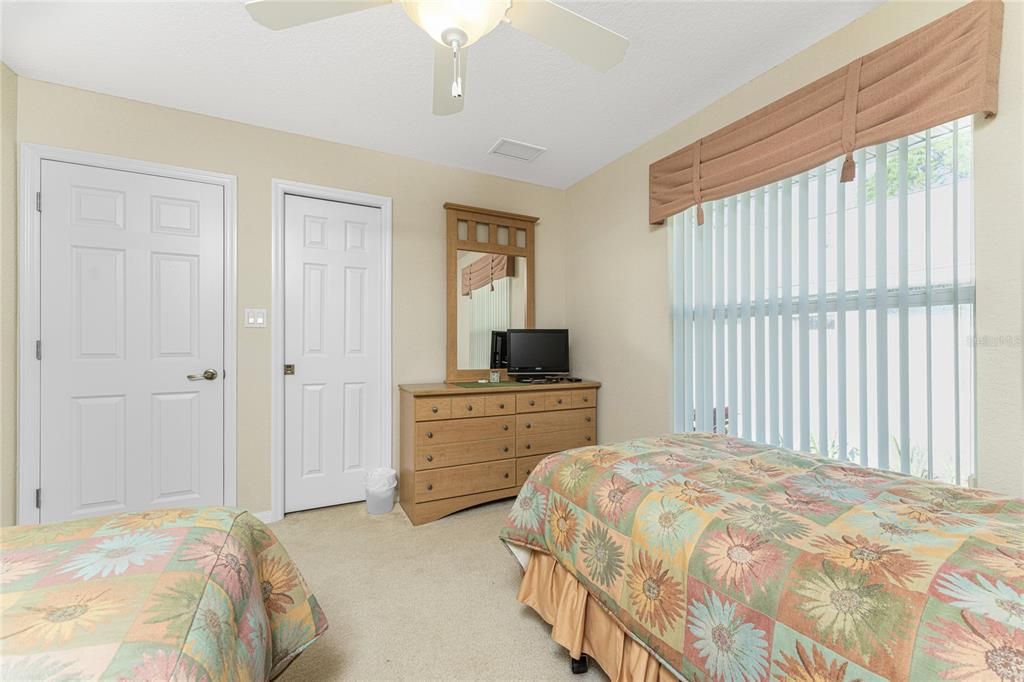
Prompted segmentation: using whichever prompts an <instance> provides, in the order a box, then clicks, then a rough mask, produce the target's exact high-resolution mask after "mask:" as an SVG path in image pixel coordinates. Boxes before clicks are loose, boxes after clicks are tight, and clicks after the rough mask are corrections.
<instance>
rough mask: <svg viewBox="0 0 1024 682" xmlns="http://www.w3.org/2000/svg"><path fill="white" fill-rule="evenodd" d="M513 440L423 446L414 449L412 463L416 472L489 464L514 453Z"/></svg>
mask: <svg viewBox="0 0 1024 682" xmlns="http://www.w3.org/2000/svg"><path fill="white" fill-rule="evenodd" d="M515 447H516V442H515V438H513V437H511V436H509V437H508V438H492V439H491V440H478V441H472V442H469V443H448V444H446V445H425V446H422V447H418V448H416V453H415V455H414V457H413V461H414V464H415V467H416V470H417V471H421V470H426V469H436V468H438V467H450V466H457V465H460V464H475V463H477V462H490V461H492V460H495V459H505V458H508V457H511V456H512V455H513V454H514V453H515Z"/></svg>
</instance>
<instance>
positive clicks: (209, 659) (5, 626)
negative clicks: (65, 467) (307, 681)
mask: <svg viewBox="0 0 1024 682" xmlns="http://www.w3.org/2000/svg"><path fill="white" fill-rule="evenodd" d="M326 629H327V619H326V618H325V617H324V614H323V612H322V611H321V610H320V606H319V605H318V604H317V601H316V598H315V597H314V596H313V595H312V594H311V593H310V591H309V589H308V587H307V586H306V583H305V581H304V580H303V578H302V575H301V574H300V573H299V571H298V569H297V568H296V566H295V564H293V563H292V561H291V559H290V558H289V557H288V553H287V552H286V551H285V550H284V548H283V547H282V546H281V544H280V543H279V542H278V541H277V539H276V538H275V537H274V534H273V532H271V530H270V529H269V528H267V527H266V526H265V525H264V524H263V523H262V522H261V521H259V520H258V519H256V518H255V517H253V516H251V515H250V514H248V513H246V512H244V511H241V510H238V509H227V508H222V507H204V508H194V509H164V510H153V511H146V512H139V513H130V514H121V515H118V516H107V517H94V518H88V519H80V520H75V521H71V522H68V523H55V524H48V525H43V526H18V527H14V528H3V529H0V679H2V680H83V679H125V680H154V681H155V680H172V679H173V680H206V681H211V682H212V681H214V680H265V679H271V678H273V677H275V676H276V675H278V674H280V672H281V671H283V670H284V669H285V668H286V667H287V666H288V664H289V663H291V661H292V660H294V658H295V657H296V656H298V655H299V653H301V652H302V651H303V650H304V649H305V648H306V647H308V646H309V645H310V644H311V643H312V642H314V641H315V640H316V639H317V638H318V637H319V636H320V635H321V634H322V633H323V632H324V630H326Z"/></svg>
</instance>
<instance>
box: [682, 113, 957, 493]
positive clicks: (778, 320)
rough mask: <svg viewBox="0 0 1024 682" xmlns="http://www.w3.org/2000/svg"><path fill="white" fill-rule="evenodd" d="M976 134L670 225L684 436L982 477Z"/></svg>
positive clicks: (725, 203) (831, 166)
mask: <svg viewBox="0 0 1024 682" xmlns="http://www.w3.org/2000/svg"><path fill="white" fill-rule="evenodd" d="M971 135H972V129H971V120H970V118H965V119H962V120H960V121H956V122H953V123H949V124H947V125H943V126H938V127H935V128H932V129H931V130H929V131H926V132H923V133H920V134H917V135H911V136H909V137H906V138H903V139H900V140H897V141H895V142H890V143H888V144H883V145H878V146H876V147H872V148H870V149H862V150H860V151H858V152H857V153H856V154H855V157H856V161H857V177H856V179H855V180H854V181H853V182H849V183H840V182H839V171H840V168H841V166H842V159H838V160H836V161H834V162H832V163H828V164H826V165H824V166H822V167H820V168H817V169H814V170H812V171H809V172H806V173H802V174H800V175H798V176H796V177H793V178H789V179H787V180H784V181H782V182H778V183H773V184H770V185H768V186H767V187H763V188H761V189H758V190H755V191H752V192H745V193H742V194H739V195H737V196H733V197H730V198H728V199H723V200H719V201H715V202H711V203H708V204H705V214H706V220H705V224H704V225H697V224H696V221H695V217H694V212H695V208H691V209H688V210H687V211H685V212H684V213H682V214H679V215H677V216H675V217H674V218H673V219H672V222H671V225H670V240H671V262H672V284H671V286H672V303H673V306H672V317H673V356H674V358H673V360H674V392H675V395H674V421H675V429H676V430H677V431H690V430H700V431H717V432H720V433H730V434H733V435H738V436H741V437H744V438H748V439H753V440H757V441H762V442H769V443H772V444H778V445H782V446H785V447H791V448H796V449H800V450H804V451H809V452H814V453H817V454H821V455H827V456H830V457H833V458H837V459H841V460H852V461H855V462H859V463H861V464H864V465H868V466H874V467H879V468H883V469H893V470H896V471H902V472H904V473H910V474H914V475H917V476H923V477H927V478H935V479H939V480H943V481H948V482H954V483H964V482H967V481H968V480H969V478H970V477H971V476H972V475H973V473H974V457H975V447H974V443H975V438H974V349H973V346H972V340H973V330H974V226H973V214H974V210H973V205H972V199H973V187H972V180H971V166H970V161H971V157H972V154H971Z"/></svg>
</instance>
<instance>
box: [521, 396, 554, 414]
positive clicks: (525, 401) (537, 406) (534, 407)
mask: <svg viewBox="0 0 1024 682" xmlns="http://www.w3.org/2000/svg"><path fill="white" fill-rule="evenodd" d="M545 409H547V408H546V407H544V393H543V392H541V391H530V392H529V393H525V394H520V395H517V396H516V412H543V411H544V410H545Z"/></svg>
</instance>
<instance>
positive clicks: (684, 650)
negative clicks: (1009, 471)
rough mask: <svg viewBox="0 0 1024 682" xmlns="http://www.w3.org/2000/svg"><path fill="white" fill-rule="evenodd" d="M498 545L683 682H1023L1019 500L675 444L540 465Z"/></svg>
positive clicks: (782, 457)
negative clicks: (566, 587)
mask: <svg viewBox="0 0 1024 682" xmlns="http://www.w3.org/2000/svg"><path fill="white" fill-rule="evenodd" d="M501 538H502V539H503V540H504V541H505V542H506V543H508V544H510V545H512V546H516V547H524V548H529V549H532V550H534V551H539V552H546V553H549V554H551V555H552V556H553V557H554V558H555V559H556V561H557V562H558V564H560V565H561V566H562V567H564V568H565V569H566V570H568V571H569V572H570V573H571V574H572V575H573V576H574V577H575V579H576V580H578V581H579V582H580V583H581V584H582V585H583V586H584V587H585V588H586V590H587V592H589V593H590V595H591V596H592V597H594V598H595V599H596V600H597V601H598V602H599V603H600V605H601V606H602V607H603V608H604V609H605V610H607V612H608V613H609V614H610V615H611V616H612V617H613V618H614V619H615V620H616V621H617V623H618V624H619V625H620V626H621V627H622V628H623V629H624V630H625V631H626V632H627V633H628V634H629V635H630V636H631V637H633V639H635V640H636V641H638V642H639V643H640V644H641V645H643V646H644V647H645V648H646V649H647V650H648V651H650V652H651V653H653V654H654V655H655V656H657V658H658V659H659V660H660V661H661V662H662V664H663V665H665V666H667V667H668V668H670V670H671V672H673V673H675V674H676V675H677V676H679V677H681V678H684V679H688V680H704V679H711V680H727V681H729V682H734V681H736V682H738V681H741V680H765V679H771V680H855V679H859V680H863V681H865V682H867V681H869V680H879V679H889V680H908V679H910V680H939V679H978V680H1015V681H1020V680H1024V500H1020V499H1013V498H1008V497H1002V496H999V495H996V494H994V493H988V492H984V491H980V490H968V489H964V488H959V487H954V486H950V485H946V484H942V483H936V482H930V481H926V480H922V479H918V478H912V477H909V476H904V475H901V474H895V473H889V472H882V471H879V470H875V469H868V468H862V467H859V466H855V465H851V464H847V463H842V462H837V461H834V460H825V459H817V458H813V457H810V456H806V455H803V454H800V453H797V452H793V451H789V450H782V449H778V448H771V447H768V446H764V445H758V444H756V443H751V442H748V441H743V440H739V439H736V438H731V437H726V436H716V435H709V434H685V435H674V436H667V437H662V438H649V439H642V440H636V441H631V442H626V443H620V444H616V445H610V446H603V447H588V448H582V449H578V450H571V451H567V452H563V453H559V454H555V455H552V456H550V457H548V458H547V459H545V460H544V461H543V462H542V463H541V464H539V465H538V466H537V467H536V468H535V469H534V471H533V473H532V474H531V475H530V477H529V479H528V480H527V481H526V483H525V485H524V486H523V488H522V490H521V492H520V494H519V497H518V498H517V499H516V501H515V503H514V505H513V507H512V509H511V512H510V514H509V517H508V519H507V523H506V526H505V527H504V528H503V530H502V531H501Z"/></svg>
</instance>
